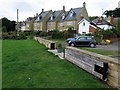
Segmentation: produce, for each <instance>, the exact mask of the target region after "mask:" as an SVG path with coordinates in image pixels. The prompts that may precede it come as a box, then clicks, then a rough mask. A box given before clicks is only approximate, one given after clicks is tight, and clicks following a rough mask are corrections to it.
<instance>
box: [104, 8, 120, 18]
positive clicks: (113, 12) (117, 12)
mask: <svg viewBox="0 0 120 90" xmlns="http://www.w3.org/2000/svg"><path fill="white" fill-rule="evenodd" d="M104 14H105V15H106V16H107V17H108V16H112V15H113V16H114V17H120V8H116V9H114V10H106V11H105V12H104Z"/></svg>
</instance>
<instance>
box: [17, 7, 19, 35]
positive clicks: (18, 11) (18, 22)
mask: <svg viewBox="0 0 120 90" xmlns="http://www.w3.org/2000/svg"><path fill="white" fill-rule="evenodd" d="M18 24H19V10H18V9H17V35H19V34H18V29H19V27H18Z"/></svg>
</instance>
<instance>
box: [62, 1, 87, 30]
mask: <svg viewBox="0 0 120 90" xmlns="http://www.w3.org/2000/svg"><path fill="white" fill-rule="evenodd" d="M66 14H67V15H66V17H65V19H64V29H68V28H72V29H73V30H78V22H79V21H80V20H81V18H82V17H84V18H86V19H88V20H89V18H88V13H87V10H86V4H85V2H84V3H83V7H80V8H71V9H70V11H68V12H67V13H66ZM62 27H63V26H62Z"/></svg>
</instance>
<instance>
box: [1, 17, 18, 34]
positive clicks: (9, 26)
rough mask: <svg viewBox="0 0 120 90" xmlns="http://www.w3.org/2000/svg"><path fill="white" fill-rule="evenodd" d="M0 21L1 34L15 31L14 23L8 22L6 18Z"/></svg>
mask: <svg viewBox="0 0 120 90" xmlns="http://www.w3.org/2000/svg"><path fill="white" fill-rule="evenodd" d="M0 21H1V22H2V31H3V32H11V31H15V26H16V24H15V23H16V22H15V21H10V20H8V19H7V18H2V19H0Z"/></svg>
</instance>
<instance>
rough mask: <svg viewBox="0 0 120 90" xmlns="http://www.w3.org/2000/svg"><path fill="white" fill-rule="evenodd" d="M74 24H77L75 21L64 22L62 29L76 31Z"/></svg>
mask: <svg viewBox="0 0 120 90" xmlns="http://www.w3.org/2000/svg"><path fill="white" fill-rule="evenodd" d="M76 24H77V22H76V21H75V20H73V21H64V29H66V30H68V28H69V27H73V30H76V29H77V26H76Z"/></svg>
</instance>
